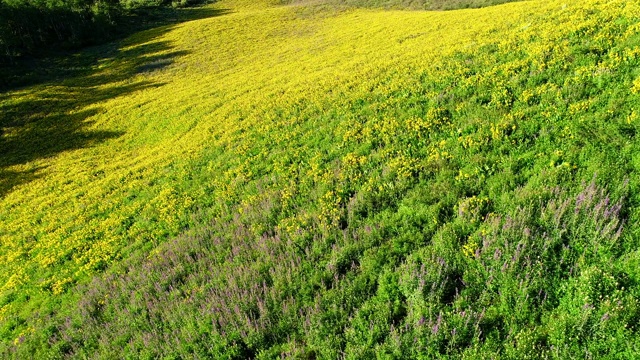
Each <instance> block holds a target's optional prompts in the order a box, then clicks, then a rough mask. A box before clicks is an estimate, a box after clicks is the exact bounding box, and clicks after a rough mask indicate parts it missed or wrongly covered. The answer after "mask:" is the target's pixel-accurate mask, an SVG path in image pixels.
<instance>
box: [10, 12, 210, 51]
mask: <svg viewBox="0 0 640 360" xmlns="http://www.w3.org/2000/svg"><path fill="white" fill-rule="evenodd" d="M201 2H203V0H0V63H11V62H13V61H15V60H16V59H17V58H19V57H21V56H25V55H38V54H40V53H42V51H43V50H51V49H71V48H77V47H80V46H85V45H91V44H95V43H100V42H103V41H105V40H108V39H110V38H112V37H113V36H114V35H116V34H118V33H121V32H122V28H121V27H122V26H126V24H125V23H126V19H127V18H128V17H130V16H131V15H133V14H137V15H140V14H141V13H142V14H144V12H148V11H151V10H153V9H157V8H161V7H184V6H188V5H193V4H195V3H201Z"/></svg>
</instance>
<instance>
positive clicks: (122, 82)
mask: <svg viewBox="0 0 640 360" xmlns="http://www.w3.org/2000/svg"><path fill="white" fill-rule="evenodd" d="M224 13H225V11H222V10H216V9H209V8H195V9H185V10H180V11H174V12H172V14H173V15H174V16H173V17H167V18H166V19H164V20H162V19H159V20H157V21H155V22H148V25H149V29H147V30H145V31H142V32H138V33H135V34H134V35H133V36H131V37H129V38H127V39H125V40H122V41H118V42H113V43H110V44H105V45H101V46H94V47H91V48H86V49H84V50H82V51H81V52H79V53H76V54H70V53H69V54H58V55H56V56H52V57H49V58H46V59H38V60H31V61H30V63H23V64H21V65H20V66H19V67H15V68H13V69H4V70H5V73H10V74H12V75H11V76H12V77H10V80H9V81H7V82H6V83H5V89H4V90H5V92H4V93H3V92H0V198H1V197H4V196H6V195H7V194H8V193H9V192H11V190H12V189H13V188H14V187H15V186H18V185H22V184H25V183H28V182H30V181H32V180H34V179H37V178H38V177H40V176H42V174H43V171H42V170H44V169H42V168H31V169H24V168H23V169H20V170H17V169H15V168H14V167H16V166H19V165H25V164H28V163H30V162H32V161H34V160H38V159H43V158H48V157H51V156H55V155H56V154H59V153H61V152H64V151H70V150H76V149H81V148H86V147H90V146H93V145H95V144H98V143H100V142H103V141H105V140H108V139H113V138H116V137H119V136H121V135H123V133H122V132H117V131H91V130H88V127H89V126H91V122H90V121H89V120H88V119H89V118H90V117H92V116H94V115H96V114H97V113H99V112H101V111H102V109H100V108H96V107H92V108H90V109H87V108H89V107H90V106H91V105H92V104H96V103H99V102H102V101H105V100H108V99H113V98H116V97H120V96H126V95H128V94H131V93H133V92H136V91H139V90H143V89H146V88H151V87H158V86H161V85H163V84H162V83H157V82H152V81H149V80H140V81H135V82H134V81H129V79H131V78H133V77H134V76H135V75H136V74H140V73H149V72H152V71H157V70H159V69H162V68H164V67H166V66H168V65H170V64H171V63H173V61H174V60H175V59H176V58H178V57H180V56H184V55H186V52H184V51H172V50H171V49H172V45H171V44H170V43H168V42H165V41H158V40H156V39H158V38H159V37H160V36H162V35H163V34H165V33H167V32H168V31H170V30H171V29H172V28H174V27H175V25H176V24H178V23H180V22H184V21H188V20H195V19H202V18H207V17H213V16H219V15H223V14H224ZM143 25H144V24H143ZM143 25H140V26H138V29H140V28H144V27H145V26H143ZM5 79H7V78H5ZM0 91H2V89H0Z"/></svg>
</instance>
